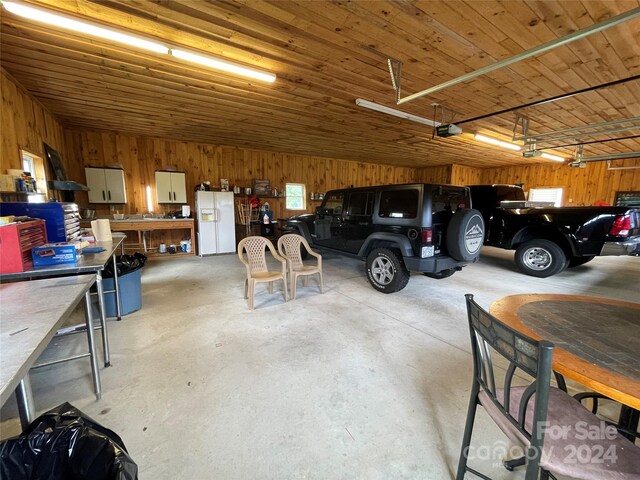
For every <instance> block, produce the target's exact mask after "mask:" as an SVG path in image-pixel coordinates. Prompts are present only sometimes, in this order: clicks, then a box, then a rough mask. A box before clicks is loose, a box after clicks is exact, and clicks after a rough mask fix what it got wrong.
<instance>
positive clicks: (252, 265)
mask: <svg viewBox="0 0 640 480" xmlns="http://www.w3.org/2000/svg"><path fill="white" fill-rule="evenodd" d="M267 248H268V249H269V250H270V251H271V253H272V254H274V253H275V247H274V246H273V243H271V242H270V241H269V240H268V239H266V238H264V237H246V238H243V239H242V240H240V242H239V243H238V256H239V257H240V260H241V261H242V263H244V264H245V265H246V266H247V268H248V269H249V273H256V272H266V271H267V270H268V268H267V256H266V254H265V252H266V249H267ZM243 250H244V251H246V252H247V261H244V259H243V256H242V252H243Z"/></svg>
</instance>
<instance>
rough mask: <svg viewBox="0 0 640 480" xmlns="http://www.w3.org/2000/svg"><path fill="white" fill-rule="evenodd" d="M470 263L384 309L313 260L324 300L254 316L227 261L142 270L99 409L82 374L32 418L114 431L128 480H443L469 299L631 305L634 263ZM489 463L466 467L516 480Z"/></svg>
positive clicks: (346, 270) (277, 299)
mask: <svg viewBox="0 0 640 480" xmlns="http://www.w3.org/2000/svg"><path fill="white" fill-rule="evenodd" d="M482 253H483V255H482V259H481V261H480V262H479V263H477V264H474V265H470V266H468V267H466V268H465V269H464V270H463V271H462V272H459V273H456V274H455V275H453V276H452V277H450V278H448V279H444V280H434V279H430V278H426V277H424V276H422V275H413V276H412V278H411V280H410V282H409V284H408V286H407V288H405V289H404V290H403V291H401V292H399V293H396V294H392V295H384V294H380V293H377V292H376V291H374V290H373V289H372V288H371V287H370V286H369V284H368V282H367V281H366V279H365V276H364V264H363V263H362V262H360V261H357V260H352V259H345V258H343V257H339V256H335V255H325V257H324V271H325V293H324V295H320V294H319V292H318V289H317V288H316V286H315V282H313V281H310V282H309V287H308V288H302V287H299V289H298V298H297V300H295V301H291V302H288V303H286V304H285V303H283V302H282V295H280V294H279V292H275V293H274V294H273V295H269V294H268V293H267V291H266V288H265V286H260V287H259V288H258V291H257V294H256V301H255V306H256V309H255V310H254V311H253V312H250V311H249V310H248V309H247V306H246V302H245V300H244V299H243V296H242V293H243V281H244V274H245V273H244V268H243V267H242V265H241V264H240V263H239V261H238V260H237V258H236V256H235V255H224V256H218V257H209V258H205V259H202V258H186V259H173V260H166V261H162V260H156V261H149V262H148V263H147V266H145V268H144V270H143V275H142V283H143V285H142V287H143V308H142V310H140V311H138V312H136V313H133V314H131V315H128V316H126V317H125V319H124V320H123V321H122V322H110V323H109V329H110V339H111V355H112V363H113V366H112V367H110V368H107V369H103V370H102V384H103V390H104V394H103V397H102V400H100V401H95V397H94V396H93V395H92V393H91V392H92V389H91V381H90V374H89V366H88V362H87V361H86V360H78V361H75V362H70V363H66V364H63V365H57V366H52V367H46V368H43V369H39V370H37V371H34V373H32V384H33V390H34V395H35V399H36V406H37V408H38V411H40V412H41V411H45V410H47V409H48V408H51V407H53V406H55V405H58V404H60V403H62V402H64V401H69V402H71V403H72V404H74V405H75V406H77V407H78V408H80V409H81V410H83V411H84V412H85V413H87V414H88V415H90V416H91V417H93V418H94V419H96V420H97V421H99V422H100V423H102V424H103V425H105V426H106V427H108V428H111V429H113V430H114V431H116V432H117V433H118V434H119V435H120V436H121V437H122V438H123V440H124V441H125V443H126V446H127V448H128V450H129V452H130V454H131V456H132V457H133V458H134V460H135V461H136V462H137V463H138V466H139V469H140V478H141V479H157V480H160V479H172V480H173V479H179V478H185V479H186V478H193V479H204V478H216V479H225V480H226V479H248V478H259V479H289V478H292V479H293V478H295V479H301V478H305V479H328V478H331V479H343V478H344V479H352V478H366V479H391V478H393V479H403V478H411V479H449V478H453V476H454V474H455V473H454V472H455V466H456V464H457V459H458V454H459V446H460V440H461V435H462V430H463V425H464V420H465V414H466V408H467V403H468V395H469V386H470V377H471V356H470V345H469V338H468V327H467V324H466V321H467V320H466V313H465V305H464V297H463V295H464V294H465V293H468V292H469V293H473V294H475V295H476V300H477V301H478V302H479V303H480V304H481V305H483V306H485V307H488V306H489V305H490V304H491V302H493V301H494V300H496V299H498V298H500V297H503V296H506V295H511V294H516V293H569V294H584V295H594V296H603V297H609V298H616V299H621V300H629V301H637V300H638V281H639V280H640V259H638V258H625V257H610V258H598V259H596V260H594V261H593V262H591V263H589V264H587V265H584V266H582V267H578V268H575V269H572V270H567V271H565V272H563V273H562V274H560V275H557V276H555V277H552V278H548V279H536V278H532V277H527V276H524V275H521V274H519V273H518V272H517V271H516V269H515V266H514V264H513V261H512V256H513V254H512V252H506V251H502V250H497V249H493V248H484V249H483V252H482ZM78 313H79V312H78ZM84 339H85V337H84V336H75V338H74V337H65V338H64V339H60V340H56V342H55V343H56V345H55V346H54V347H53V348H51V350H53V351H55V350H73V349H75V348H76V347H80V346H82V345H83V343H84ZM15 408H16V407H15V403H14V402H13V400H12V401H10V402H8V403H7V404H6V405H5V406H4V407H3V408H2V423H1V424H0V427H1V429H2V431H1V436H2V437H3V438H5V437H8V436H11V435H15V434H18V433H19V430H20V429H19V425H18V421H17V419H16V418H15V416H16V409H15ZM475 432H476V433H475V434H474V439H473V444H474V445H486V446H489V447H495V448H493V449H492V451H495V450H498V449H499V448H500V447H501V446H507V447H508V444H507V443H506V441H505V438H504V437H503V436H502V435H501V433H500V432H499V431H498V430H497V429H496V428H495V427H494V425H493V424H492V423H491V421H490V420H488V419H487V417H486V415H485V414H484V412H481V413H480V414H479V417H478V419H477V423H476V430H475ZM496 442H498V443H496ZM499 461H500V458H494V459H491V458H489V459H487V460H486V461H480V462H479V461H476V462H475V463H474V465H475V466H480V468H481V469H483V470H484V471H485V473H488V474H490V475H492V476H494V478H496V479H511V478H520V477H521V474H518V473H509V472H507V471H506V470H504V469H503V468H501V467H499V466H498V465H499Z"/></svg>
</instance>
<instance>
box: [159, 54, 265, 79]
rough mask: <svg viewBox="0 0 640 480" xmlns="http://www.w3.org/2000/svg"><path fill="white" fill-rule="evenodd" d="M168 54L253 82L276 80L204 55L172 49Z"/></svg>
mask: <svg viewBox="0 0 640 480" xmlns="http://www.w3.org/2000/svg"><path fill="white" fill-rule="evenodd" d="M169 53H170V54H171V55H173V56H174V57H176V58H180V59H182V60H186V61H188V62H192V63H197V64H199V65H204V66H206V67H210V68H214V69H216V70H222V71H225V72H229V73H233V74H235V75H242V76H243V77H249V78H253V79H255V80H262V81H263V82H270V83H271V82H274V81H275V79H276V76H275V75H274V74H273V73H268V72H261V71H259V70H254V69H253V68H247V67H243V66H241V65H237V64H235V63H230V62H227V61H225V60H220V59H218V58H214V57H205V56H204V55H197V54H195V53H191V52H186V51H184V50H174V49H171V50H169Z"/></svg>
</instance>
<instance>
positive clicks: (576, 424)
mask: <svg viewBox="0 0 640 480" xmlns="http://www.w3.org/2000/svg"><path fill="white" fill-rule="evenodd" d="M465 298H466V301H467V313H468V320H469V332H470V335H471V350H472V355H473V383H472V387H471V398H470V400H469V408H468V412H467V420H466V425H465V430H464V435H463V440H462V448H461V451H460V458H459V462H458V472H457V476H456V480H463V479H464V476H465V473H466V472H471V473H473V474H474V475H476V476H477V477H480V478H483V479H485V480H490V478H489V477H487V476H486V475H484V474H483V473H481V472H479V471H477V470H474V469H473V468H471V467H469V465H468V461H469V460H472V459H473V455H472V452H473V449H471V436H472V433H473V425H474V421H475V415H476V411H477V408H478V405H482V407H483V408H484V410H485V411H486V413H487V414H488V415H489V417H491V419H492V420H493V421H494V422H495V423H496V425H497V426H498V427H499V428H500V430H502V432H503V433H504V434H505V435H506V436H507V437H508V438H509V439H510V440H511V441H512V442H514V443H515V444H517V445H520V446H521V447H522V449H523V450H524V451H525V453H526V455H525V457H524V459H525V462H523V463H526V470H525V476H524V478H525V480H537V479H538V478H540V479H541V480H547V479H549V478H554V479H555V478H556V477H554V476H553V474H554V473H555V474H559V475H567V476H569V477H571V478H576V479H583V480H623V479H625V480H628V479H631V478H635V479H638V478H640V448H638V447H636V446H635V445H634V444H633V443H631V442H630V441H629V440H627V439H626V438H624V437H623V436H622V435H620V434H619V433H618V432H617V431H616V430H615V428H614V427H609V429H608V430H604V431H603V426H604V424H603V423H601V421H600V419H598V418H597V417H596V416H595V415H594V414H593V413H591V412H590V411H588V410H587V409H586V408H584V407H583V406H582V405H581V404H580V403H579V402H578V401H576V400H575V399H574V398H573V397H571V396H570V395H569V394H567V392H565V391H564V390H562V389H560V388H556V387H552V386H551V374H552V370H551V363H552V355H553V344H552V343H550V342H547V341H544V340H541V341H537V340H534V339H532V338H530V337H527V336H526V335H523V334H522V333H520V332H518V331H516V330H514V329H512V328H510V327H509V326H508V325H506V324H504V323H502V322H501V321H500V320H498V319H497V318H495V317H493V316H492V315H491V314H489V313H488V312H486V311H485V310H483V309H482V308H481V307H480V306H479V305H478V304H477V303H476V302H475V301H474V300H473V295H470V294H467V295H465ZM494 357H502V358H503V359H504V360H506V361H507V365H508V367H507V368H506V370H505V369H504V368H503V367H496V365H495V363H494ZM516 372H517V376H516ZM523 376H524V377H527V378H528V379H529V381H528V382H527V384H526V385H524V386H520V385H514V379H516V378H518V383H520V381H521V379H522V378H523ZM551 429H553V432H556V433H557V432H562V435H550V434H548V432H550V431H551ZM600 431H603V434H601V435H599V436H597V435H595V437H598V438H591V436H588V435H585V432H600ZM584 437H587V438H584ZM600 437H602V438H600ZM572 452H573V456H572ZM578 452H580V453H578ZM606 453H609V455H606Z"/></svg>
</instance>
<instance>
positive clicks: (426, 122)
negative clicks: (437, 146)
mask: <svg viewBox="0 0 640 480" xmlns="http://www.w3.org/2000/svg"><path fill="white" fill-rule="evenodd" d="M356 105H358V106H359V107H364V108H369V109H371V110H375V111H376V112H380V113H386V114H387V115H393V116H394V117H399V118H404V119H405V120H411V121H412V122H418V123H422V124H423V125H429V126H430V127H437V126H439V125H441V124H440V122H434V121H433V120H429V119H428V118H424V117H419V116H418V115H413V114H412V113H407V112H403V111H401V110H396V109H395V108H390V107H387V106H385V105H380V104H379V103H373V102H369V101H367V100H363V99H362V98H358V99H357V100H356Z"/></svg>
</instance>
